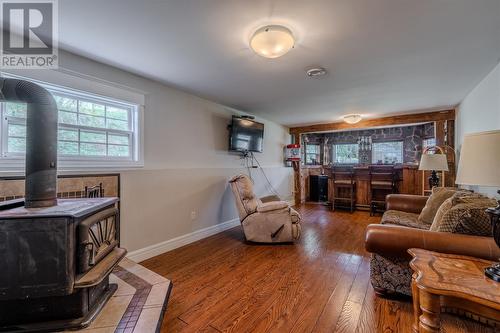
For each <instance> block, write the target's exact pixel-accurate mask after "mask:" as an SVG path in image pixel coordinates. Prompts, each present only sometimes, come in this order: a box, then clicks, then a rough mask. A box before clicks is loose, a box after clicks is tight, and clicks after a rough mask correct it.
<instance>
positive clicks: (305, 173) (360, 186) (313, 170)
mask: <svg viewBox="0 0 500 333" xmlns="http://www.w3.org/2000/svg"><path fill="white" fill-rule="evenodd" d="M394 168H395V169H396V172H397V174H398V180H399V181H398V182H397V188H398V192H399V193H402V194H418V195H420V194H422V173H421V171H419V170H418V166H417V165H414V164H399V165H395V166H394ZM353 169H354V178H355V181H356V207H358V208H369V207H370V190H371V189H370V171H369V166H368V165H358V166H354V167H353ZM300 171H301V175H302V177H301V179H302V182H301V187H302V190H301V193H302V198H301V199H302V200H301V201H302V202H305V201H309V176H310V175H320V174H325V175H327V176H329V180H328V201H331V200H332V198H333V182H332V168H331V167H329V166H302V167H301V170H300Z"/></svg>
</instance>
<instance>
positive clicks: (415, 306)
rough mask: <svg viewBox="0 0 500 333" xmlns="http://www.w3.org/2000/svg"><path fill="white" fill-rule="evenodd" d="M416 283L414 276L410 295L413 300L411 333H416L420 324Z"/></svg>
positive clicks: (420, 312) (418, 296)
mask: <svg viewBox="0 0 500 333" xmlns="http://www.w3.org/2000/svg"><path fill="white" fill-rule="evenodd" d="M419 291H420V290H419V289H418V287H417V283H416V282H415V274H414V275H413V277H412V280H411V293H412V298H413V326H412V329H413V333H418V323H419V322H420V315H421V314H422V311H421V310H420V295H419Z"/></svg>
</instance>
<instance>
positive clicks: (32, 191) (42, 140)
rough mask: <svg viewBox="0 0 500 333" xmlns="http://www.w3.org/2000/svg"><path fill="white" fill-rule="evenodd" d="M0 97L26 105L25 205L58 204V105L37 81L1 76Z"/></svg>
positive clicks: (45, 205)
mask: <svg viewBox="0 0 500 333" xmlns="http://www.w3.org/2000/svg"><path fill="white" fill-rule="evenodd" d="M0 101H2V102H3V101H8V102H23V103H27V105H28V114H27V119H26V184H25V207H27V208H36V207H50V206H55V205H57V105H56V102H55V100H54V98H53V97H52V95H51V94H50V93H49V92H48V91H47V90H45V89H44V88H42V87H40V86H39V85H37V84H35V83H33V82H29V81H25V80H18V79H6V78H0Z"/></svg>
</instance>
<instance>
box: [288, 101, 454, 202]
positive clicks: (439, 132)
mask: <svg viewBox="0 0 500 333" xmlns="http://www.w3.org/2000/svg"><path fill="white" fill-rule="evenodd" d="M429 122H434V128H435V134H436V144H437V145H438V146H449V147H451V148H452V149H448V148H446V149H445V153H446V155H447V159H448V165H449V169H450V172H449V174H448V175H447V179H446V185H447V186H453V185H454V180H455V154H454V151H453V149H454V146H455V109H446V110H440V111H432V112H418V113H412V114H405V115H398V116H387V117H382V118H376V119H366V120H362V121H360V122H359V123H356V124H347V123H345V122H334V123H325V124H315V125H307V126H298V127H291V128H290V134H291V135H292V136H293V138H294V142H295V143H300V142H301V140H300V136H301V134H305V133H318V132H332V131H339V130H348V131H349V130H355V129H363V128H376V127H382V126H404V125H411V124H419V123H429ZM324 168H327V166H324ZM306 169H307V168H306ZM307 174H308V172H307V170H305V169H304V167H303V166H301V167H300V168H298V169H297V170H294V188H295V194H294V197H295V202H296V203H297V204H299V203H301V202H304V201H305V199H306V195H305V193H303V192H304V191H305V189H304V186H303V183H304V180H305V179H303V178H306V177H307ZM403 188H409V187H408V186H405V184H403ZM411 188H412V190H411V191H405V192H408V194H421V188H418V189H417V188H416V187H415V186H411ZM409 192H411V193H409Z"/></svg>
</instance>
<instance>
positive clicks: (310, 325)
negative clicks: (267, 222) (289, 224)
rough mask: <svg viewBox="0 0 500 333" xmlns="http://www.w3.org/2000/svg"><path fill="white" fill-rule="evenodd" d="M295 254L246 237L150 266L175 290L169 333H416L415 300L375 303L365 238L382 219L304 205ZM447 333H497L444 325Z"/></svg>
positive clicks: (224, 238) (231, 236) (227, 238)
mask: <svg viewBox="0 0 500 333" xmlns="http://www.w3.org/2000/svg"><path fill="white" fill-rule="evenodd" d="M297 209H298V211H299V212H300V213H301V214H302V218H303V224H302V226H303V227H302V238H301V239H300V241H299V242H298V243H296V244H295V245H253V244H247V243H245V242H244V240H243V235H242V231H241V229H240V227H236V228H233V229H231V230H228V231H226V232H223V233H220V234H217V235H214V236H212V237H209V238H206V239H203V240H201V241H198V242H196V243H193V244H190V245H187V246H184V247H182V248H179V249H176V250H174V251H171V252H168V253H165V254H162V255H160V256H157V257H154V258H151V259H149V260H146V261H144V262H143V263H142V264H143V265H144V266H146V267H147V268H149V269H151V270H153V271H155V272H157V273H159V274H161V275H163V276H165V277H167V278H169V279H171V280H172V281H173V284H174V287H173V291H172V295H171V297H170V302H169V305H168V308H167V312H166V316H165V319H164V321H163V325H162V332H168V333H172V332H197V331H198V332H363V333H364V332H408V333H409V332H411V325H412V320H413V318H412V315H413V310H412V305H411V301H410V300H409V299H406V300H388V299H383V298H379V297H377V296H375V294H374V292H373V289H372V287H371V285H370V283H369V270H370V267H369V255H368V253H366V252H365V250H364V247H363V244H364V243H363V241H364V230H365V227H366V225H368V224H369V223H377V222H378V221H379V219H380V217H370V216H369V214H368V212H355V213H354V214H350V213H348V212H338V211H337V212H330V211H329V210H328V209H327V208H326V207H323V206H320V205H314V204H306V205H301V206H299V207H298V208H297ZM443 326H444V327H443V328H442V331H443V332H447V333H449V332H493V330H490V329H488V328H486V327H484V326H482V325H479V324H476V323H474V322H470V321H466V320H462V319H459V318H457V317H453V316H447V315H444V316H443Z"/></svg>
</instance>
